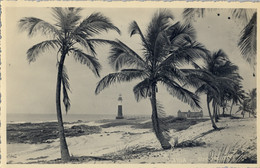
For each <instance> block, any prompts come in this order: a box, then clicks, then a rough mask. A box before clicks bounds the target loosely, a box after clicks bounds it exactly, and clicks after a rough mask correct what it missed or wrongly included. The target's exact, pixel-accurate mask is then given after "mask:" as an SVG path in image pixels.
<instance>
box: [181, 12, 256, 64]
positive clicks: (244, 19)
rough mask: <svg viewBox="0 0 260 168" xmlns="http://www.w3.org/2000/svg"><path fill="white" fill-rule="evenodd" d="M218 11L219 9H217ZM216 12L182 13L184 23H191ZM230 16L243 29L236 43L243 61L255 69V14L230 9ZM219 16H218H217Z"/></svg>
mask: <svg viewBox="0 0 260 168" xmlns="http://www.w3.org/2000/svg"><path fill="white" fill-rule="evenodd" d="M218 10H220V9H218ZM212 11H217V9H211V8H207V9H206V8H186V9H184V11H183V17H184V19H185V20H186V22H188V23H191V22H193V21H194V18H195V17H204V16H205V15H206V14H207V13H208V12H212ZM229 12H230V15H231V16H232V17H233V18H234V19H235V20H238V23H240V24H241V25H242V26H243V27H244V28H243V30H242V31H241V33H240V39H239V41H238V43H237V45H238V47H239V49H240V52H241V54H242V56H243V57H244V59H245V60H246V61H247V62H248V63H250V65H252V67H253V68H255V65H256V49H257V47H256V37H257V35H256V30H257V14H256V12H255V10H253V9H246V8H237V9H230V10H229ZM218 15H219V14H218Z"/></svg>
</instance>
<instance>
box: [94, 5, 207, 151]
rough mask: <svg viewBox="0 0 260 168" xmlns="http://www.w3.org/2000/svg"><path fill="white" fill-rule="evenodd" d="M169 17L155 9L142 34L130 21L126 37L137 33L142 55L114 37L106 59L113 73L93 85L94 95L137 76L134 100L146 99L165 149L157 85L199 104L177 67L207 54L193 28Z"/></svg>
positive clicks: (157, 133)
mask: <svg viewBox="0 0 260 168" xmlns="http://www.w3.org/2000/svg"><path fill="white" fill-rule="evenodd" d="M173 18H174V17H173V15H172V14H171V13H170V12H169V11H168V10H159V11H158V12H156V13H155V14H154V16H153V18H152V20H151V21H150V23H149V25H148V27H147V30H146V34H143V33H142V31H141V29H140V27H139V26H138V24H137V22H136V21H133V22H132V23H131V24H130V27H129V32H130V36H132V35H135V34H138V35H139V36H140V38H141V41H142V49H143V53H142V55H139V54H138V53H136V52H135V51H134V50H132V49H131V48H129V47H128V46H127V45H126V44H124V43H123V42H121V41H119V40H117V41H116V43H114V44H113V45H112V49H111V52H110V56H109V62H110V64H111V65H112V67H113V68H114V69H115V70H116V71H117V72H115V73H111V74H108V75H107V76H105V77H104V78H103V79H101V81H100V82H99V83H98V85H97V88H96V94H98V93H100V91H102V90H103V89H104V88H106V87H108V86H109V85H111V84H112V83H115V82H129V81H132V80H133V79H141V80H142V81H141V82H140V83H138V84H137V85H136V86H135V87H134V88H133V92H134V95H135V98H136V100H137V101H139V100H140V99H141V98H147V97H149V98H150V102H151V106H152V123H153V129H154V132H155V135H156V137H157V139H158V140H159V141H160V143H161V146H162V148H163V149H169V148H171V145H170V143H169V142H168V140H166V138H165V137H164V135H163V134H162V130H161V127H160V123H159V121H158V120H159V118H158V114H157V108H158V107H157V103H156V93H157V92H158V88H157V85H158V83H160V84H162V85H164V86H165V87H166V89H167V91H168V92H169V94H171V95H172V96H174V97H177V98H178V99H180V100H182V101H183V102H185V103H188V104H190V105H191V107H199V99H198V97H197V96H196V95H195V94H194V93H192V92H191V91H189V90H187V89H186V88H184V87H182V84H184V83H189V82H190V81H188V78H186V74H185V73H184V72H183V71H182V69H180V68H181V67H182V65H184V64H187V63H192V64H193V65H195V64H196V63H195V60H196V59H199V58H201V57H202V56H204V57H205V54H206V53H207V50H206V49H205V48H204V47H203V46H202V45H201V44H199V43H197V42H196V41H194V40H193V39H194V38H195V31H194V29H193V28H192V27H191V26H189V25H181V24H180V23H179V22H177V23H175V24H173V25H172V24H171V20H173ZM125 67H128V68H127V69H125Z"/></svg>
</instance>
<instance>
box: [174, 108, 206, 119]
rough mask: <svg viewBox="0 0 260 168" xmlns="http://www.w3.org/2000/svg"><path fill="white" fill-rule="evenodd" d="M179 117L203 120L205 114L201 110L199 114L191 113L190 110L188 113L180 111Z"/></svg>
mask: <svg viewBox="0 0 260 168" xmlns="http://www.w3.org/2000/svg"><path fill="white" fill-rule="evenodd" d="M178 117H180V118H201V117H203V112H202V110H200V111H199V112H191V111H190V110H189V111H187V112H181V111H180V110H179V111H178Z"/></svg>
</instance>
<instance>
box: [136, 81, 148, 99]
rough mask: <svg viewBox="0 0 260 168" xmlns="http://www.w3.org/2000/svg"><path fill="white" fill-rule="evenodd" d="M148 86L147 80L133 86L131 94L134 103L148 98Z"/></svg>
mask: <svg viewBox="0 0 260 168" xmlns="http://www.w3.org/2000/svg"><path fill="white" fill-rule="evenodd" d="M150 86H151V81H150V80H149V79H144V80H143V81H141V82H139V83H138V84H137V85H135V86H134V89H133V92H134V95H135V99H136V101H139V100H141V99H142V98H147V97H148V96H150Z"/></svg>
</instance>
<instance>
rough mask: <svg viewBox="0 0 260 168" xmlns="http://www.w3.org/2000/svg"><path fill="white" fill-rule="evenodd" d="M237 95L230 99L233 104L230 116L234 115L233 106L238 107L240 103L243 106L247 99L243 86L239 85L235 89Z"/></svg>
mask: <svg viewBox="0 0 260 168" xmlns="http://www.w3.org/2000/svg"><path fill="white" fill-rule="evenodd" d="M235 90H237V91H236V93H235V94H233V95H231V97H230V99H229V100H230V101H231V102H232V103H231V106H230V116H231V114H232V109H233V106H234V104H236V105H238V104H239V103H240V104H241V103H242V100H243V99H244V98H245V92H244V90H243V88H242V86H241V84H238V85H237V86H236V88H235Z"/></svg>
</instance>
